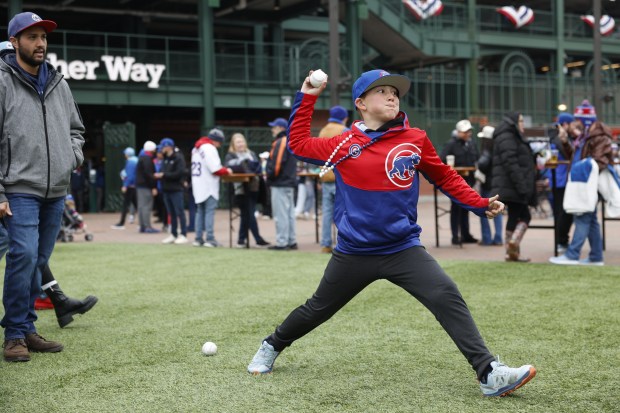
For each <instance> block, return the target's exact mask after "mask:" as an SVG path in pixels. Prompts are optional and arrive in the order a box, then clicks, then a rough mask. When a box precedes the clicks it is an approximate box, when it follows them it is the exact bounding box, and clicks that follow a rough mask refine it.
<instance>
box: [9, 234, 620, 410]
mask: <svg viewBox="0 0 620 413" xmlns="http://www.w3.org/2000/svg"><path fill="white" fill-rule="evenodd" d="M328 258H329V257H328V256H326V255H321V254H315V253H301V252H286V253H281V252H270V251H260V250H249V251H246V250H236V249H206V248H205V249H198V248H181V247H178V248H177V247H175V246H163V245H127V244H125V245H123V244H119V245H112V244H97V243H88V244H84V243H75V244H60V245H58V246H57V248H56V251H55V252H54V256H53V257H52V262H51V267H52V270H53V271H54V273H55V274H56V276H57V278H58V279H59V281H60V283H61V286H62V287H63V289H64V290H65V292H66V293H67V294H68V295H71V296H74V297H76V298H82V297H84V296H85V295H87V294H95V295H97V296H98V297H99V300H100V301H99V303H98V304H97V305H96V306H95V307H94V309H93V310H92V311H91V312H89V313H87V314H86V315H83V316H81V317H78V318H77V319H76V321H74V322H73V323H72V324H71V325H69V327H67V328H65V329H60V328H59V327H58V325H57V324H56V319H55V316H54V314H53V311H42V312H40V313H39V317H40V318H39V321H38V322H37V328H38V331H39V332H40V333H41V334H42V335H43V336H44V337H47V338H49V339H53V340H58V341H60V342H62V343H63V344H64V345H65V350H64V351H63V352H61V353H57V354H33V355H32V360H31V361H30V362H28V363H6V362H1V363H0V411H1V412H8V411H11V412H32V411H41V412H103V411H105V412H136V411H149V412H169V411H174V412H198V411H202V412H249V411H253V412H508V411H511V412H525V411H527V412H615V411H617V409H618V400H619V399H618V394H617V391H618V387H619V385H620V378H619V377H620V376H619V375H618V368H619V367H620V350H619V345H618V340H619V339H620V316H619V311H618V310H619V308H620V305H619V304H620V292H619V287H618V286H619V285H620V283H619V281H620V271H619V269H618V267H596V268H591V267H562V266H552V265H541V264H538V265H537V264H531V265H519V264H505V263H487V262H456V261H444V262H442V265H443V266H444V268H445V269H446V271H447V272H448V274H450V275H451V276H452V277H453V278H454V280H455V281H456V282H457V284H458V285H459V287H460V289H461V292H462V293H463V296H464V297H465V300H466V301H467V303H468V305H469V307H470V309H471V311H472V313H473V315H474V319H475V320H476V322H477V323H478V327H479V328H480V330H481V332H482V335H483V337H484V338H485V340H486V342H487V345H488V346H489V348H490V349H491V351H492V352H493V353H494V354H499V355H500V357H501V359H502V361H504V362H505V363H507V364H509V365H513V366H516V365H520V364H526V363H531V364H534V365H535V366H536V367H537V368H538V375H537V377H536V378H535V379H534V380H533V381H531V382H530V383H529V384H527V385H526V386H525V387H523V388H522V389H519V390H518V391H517V392H515V393H514V394H513V395H511V396H508V397H505V398H502V399H497V398H483V397H482V396H481V393H480V390H479V388H478V384H477V382H476V380H475V375H474V372H473V370H471V368H470V367H469V365H468V364H467V362H466V360H465V358H464V357H463V356H462V355H461V354H460V353H459V351H458V350H457V348H456V346H455V345H454V344H453V343H452V341H451V340H450V339H449V337H448V336H447V334H446V333H445V332H444V331H443V330H442V329H441V327H440V326H439V324H438V323H437V322H436V321H435V319H434V318H433V316H432V315H431V314H430V313H429V312H428V311H427V310H426V309H425V308H424V307H422V305H421V304H420V303H418V302H417V301H416V300H415V299H413V298H412V297H410V296H409V295H408V294H406V293H405V292H404V291H402V290H400V289H399V288H397V287H395V286H393V285H392V284H390V283H388V282H385V281H381V282H377V283H375V284H373V285H372V286H370V287H369V288H367V289H366V290H365V291H364V292H363V293H362V294H360V295H359V296H358V297H356V298H355V299H354V300H353V301H352V302H351V303H349V305H347V306H346V307H345V308H344V309H343V310H342V311H341V312H340V313H338V314H336V316H334V317H333V318H332V319H331V320H329V321H328V322H327V323H325V324H324V325H322V326H321V327H319V328H318V329H317V330H315V331H314V332H312V333H311V334H309V335H308V336H306V337H304V338H302V339H301V340H299V341H297V342H296V343H295V344H293V346H291V347H290V348H289V349H287V350H286V351H285V352H283V353H282V355H281V356H280V357H279V358H278V360H277V361H276V365H275V369H274V373H273V374H271V375H266V376H261V377H253V376H250V375H249V374H247V373H246V366H247V364H248V362H249V361H250V359H251V358H252V356H253V355H254V353H255V352H256V350H257V348H258V346H259V344H260V341H261V339H262V338H264V337H265V336H266V335H267V334H269V333H270V332H271V331H273V329H274V327H275V326H276V325H277V324H278V323H279V322H281V321H282V320H283V318H284V317H285V316H286V315H288V313H289V312H290V311H291V310H292V309H293V308H294V307H296V306H298V305H300V304H301V303H303V302H304V301H305V300H306V298H308V297H309V296H310V295H311V294H312V292H313V291H314V288H315V287H316V285H317V283H318V280H319V279H320V277H321V275H322V272H323V269H324V267H325V264H326V263H327V261H328ZM1 265H2V266H3V265H4V264H1ZM205 341H213V342H215V343H217V345H218V350H219V351H218V354H217V355H215V356H212V357H206V356H204V355H202V353H201V352H200V348H201V345H202V343H204V342H205Z"/></svg>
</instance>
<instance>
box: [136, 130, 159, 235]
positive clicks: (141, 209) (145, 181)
mask: <svg viewBox="0 0 620 413" xmlns="http://www.w3.org/2000/svg"><path fill="white" fill-rule="evenodd" d="M156 152H157V145H156V144H155V142H153V141H146V142H144V145H143V146H142V151H141V152H140V156H138V164H137V165H136V195H137V200H138V222H139V223H140V233H143V234H156V233H158V232H159V231H158V230H156V229H155V228H153V227H152V226H151V212H152V211H153V200H154V199H155V197H156V196H157V179H155V164H154V161H155V156H156Z"/></svg>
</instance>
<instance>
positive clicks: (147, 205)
mask: <svg viewBox="0 0 620 413" xmlns="http://www.w3.org/2000/svg"><path fill="white" fill-rule="evenodd" d="M136 195H137V200H138V222H139V223H140V229H141V230H143V229H146V228H151V214H152V213H153V191H152V190H151V189H150V188H137V189H136Z"/></svg>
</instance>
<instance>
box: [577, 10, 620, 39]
mask: <svg viewBox="0 0 620 413" xmlns="http://www.w3.org/2000/svg"><path fill="white" fill-rule="evenodd" d="M581 20H583V21H584V22H586V24H587V25H588V26H590V27H592V28H594V16H592V15H588V16H581ZM614 27H616V22H615V21H614V18H613V17H611V16H608V15H606V14H605V15H603V16H601V34H602V35H603V36H607V35H609V34H611V33H612V32H613V31H614Z"/></svg>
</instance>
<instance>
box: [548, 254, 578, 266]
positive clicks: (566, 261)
mask: <svg viewBox="0 0 620 413" xmlns="http://www.w3.org/2000/svg"><path fill="white" fill-rule="evenodd" d="M549 262H550V263H551V264H560V265H579V261H578V260H571V259H570V258H568V257H567V256H566V255H564V254H562V255H560V256H558V257H551V258H549Z"/></svg>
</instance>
